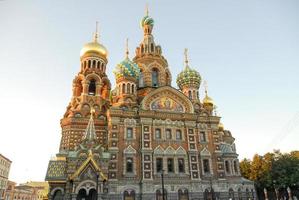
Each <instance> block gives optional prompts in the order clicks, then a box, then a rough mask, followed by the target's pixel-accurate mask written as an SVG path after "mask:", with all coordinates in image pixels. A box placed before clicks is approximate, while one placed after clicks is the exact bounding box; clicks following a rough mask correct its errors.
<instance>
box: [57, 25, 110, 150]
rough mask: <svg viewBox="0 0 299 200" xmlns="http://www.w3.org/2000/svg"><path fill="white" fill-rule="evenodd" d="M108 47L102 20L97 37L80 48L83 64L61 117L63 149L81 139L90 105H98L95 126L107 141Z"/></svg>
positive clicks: (91, 106)
mask: <svg viewBox="0 0 299 200" xmlns="http://www.w3.org/2000/svg"><path fill="white" fill-rule="evenodd" d="M107 56H108V51H107V49H106V48H105V47H104V46H103V45H102V44H101V43H100V42H99V33H98V23H97V24H96V31H95V33H94V36H93V41H92V42H89V43H87V44H85V45H84V46H83V48H82V50H81V52H80V63H81V68H80V71H79V73H78V74H77V76H75V78H74V80H73V95H72V99H71V102H70V103H69V105H68V107H67V110H66V112H65V114H64V117H63V119H61V128H62V138H61V142H60V151H68V150H74V149H75V148H76V146H77V145H78V144H79V143H80V142H81V140H82V137H83V134H84V129H85V127H86V126H87V124H88V119H89V117H90V109H91V108H94V109H95V113H94V115H95V117H94V121H95V126H96V127H97V129H96V130H97V132H96V135H97V139H98V140H99V142H100V144H102V145H105V144H106V143H107V141H106V140H107V133H106V125H107V117H106V113H107V109H108V108H109V105H110V102H109V93H110V88H111V84H110V81H109V79H108V77H107V75H106V66H107V63H108V60H107Z"/></svg>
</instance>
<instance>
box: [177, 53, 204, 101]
mask: <svg viewBox="0 0 299 200" xmlns="http://www.w3.org/2000/svg"><path fill="white" fill-rule="evenodd" d="M184 55H185V69H184V70H183V71H182V72H181V73H179V75H178V76H177V80H176V82H177V84H178V87H179V88H180V89H181V90H182V92H183V93H184V94H185V95H186V96H187V97H189V99H190V100H192V101H197V100H199V92H198V90H199V87H200V83H201V76H200V74H199V73H198V72H197V71H196V70H194V69H191V68H190V66H189V60H188V49H185V51H184Z"/></svg>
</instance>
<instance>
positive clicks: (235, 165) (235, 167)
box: [234, 160, 239, 174]
mask: <svg viewBox="0 0 299 200" xmlns="http://www.w3.org/2000/svg"><path fill="white" fill-rule="evenodd" d="M234 171H235V174H238V173H239V170H238V165H237V161H236V160H234Z"/></svg>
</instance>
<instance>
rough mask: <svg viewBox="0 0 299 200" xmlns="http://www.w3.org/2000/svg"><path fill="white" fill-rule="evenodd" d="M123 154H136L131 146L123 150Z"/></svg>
mask: <svg viewBox="0 0 299 200" xmlns="http://www.w3.org/2000/svg"><path fill="white" fill-rule="evenodd" d="M124 154H136V150H135V149H134V148H133V147H132V146H131V145H129V146H128V147H127V148H125V149H124Z"/></svg>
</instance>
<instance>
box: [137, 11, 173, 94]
mask: <svg viewBox="0 0 299 200" xmlns="http://www.w3.org/2000/svg"><path fill="white" fill-rule="evenodd" d="M140 26H141V27H142V29H143V40H142V41H141V43H140V44H139V46H138V47H137V48H136V55H135V58H134V59H133V61H134V62H136V63H137V64H138V66H139V68H140V77H139V81H138V95H139V96H141V97H144V96H146V94H148V92H149V91H151V90H153V89H155V88H157V87H161V86H166V85H170V84H171V73H170V70H169V68H168V63H167V60H166V59H165V58H164V56H163V55H162V49H161V46H160V45H157V44H156V43H155V41H154V36H153V34H152V31H153V27H154V20H153V18H151V17H150V16H149V14H148V9H147V8H146V13H145V16H144V17H143V18H142V19H141V21H140Z"/></svg>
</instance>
